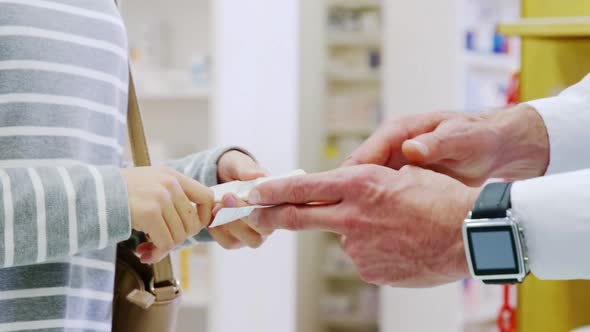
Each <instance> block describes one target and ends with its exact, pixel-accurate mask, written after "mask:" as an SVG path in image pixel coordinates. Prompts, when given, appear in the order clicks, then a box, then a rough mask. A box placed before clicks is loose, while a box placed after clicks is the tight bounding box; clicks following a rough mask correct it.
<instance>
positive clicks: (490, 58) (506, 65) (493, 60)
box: [464, 52, 520, 75]
mask: <svg viewBox="0 0 590 332" xmlns="http://www.w3.org/2000/svg"><path fill="white" fill-rule="evenodd" d="M464 61H465V65H466V66H467V68H468V70H478V71H492V72H496V73H500V74H508V75H510V74H512V73H514V72H516V71H517V70H518V68H519V66H520V65H519V61H518V58H517V57H515V56H514V55H507V54H493V53H476V52H465V54H464Z"/></svg>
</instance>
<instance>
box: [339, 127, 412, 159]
mask: <svg viewBox="0 0 590 332" xmlns="http://www.w3.org/2000/svg"><path fill="white" fill-rule="evenodd" d="M390 131H393V128H386V127H385V126H381V127H380V128H379V129H378V130H377V131H376V132H375V133H374V134H373V135H371V137H369V138H368V139H367V140H366V141H365V142H364V143H363V144H361V146H360V147H358V148H357V149H356V150H355V151H354V152H353V153H352V154H351V155H350V156H348V157H347V158H346V160H345V161H344V163H343V164H342V166H343V167H348V166H355V165H363V164H376V165H381V166H385V165H387V164H389V160H390V159H391V157H392V156H391V153H392V149H391V148H390V147H391V146H392V145H395V144H396V139H395V137H391V136H392V135H391V133H390ZM393 136H395V135H393ZM403 139H405V136H404V137H400V138H399V139H398V140H399V141H401V140H403ZM399 144H401V142H400V143H399Z"/></svg>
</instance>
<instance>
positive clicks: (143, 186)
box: [121, 167, 214, 264]
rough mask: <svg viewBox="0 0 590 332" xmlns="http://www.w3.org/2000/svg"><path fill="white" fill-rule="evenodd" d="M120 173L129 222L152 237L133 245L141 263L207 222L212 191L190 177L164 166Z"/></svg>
mask: <svg viewBox="0 0 590 332" xmlns="http://www.w3.org/2000/svg"><path fill="white" fill-rule="evenodd" d="M121 174H122V176H123V178H124V179H125V182H126V184H127V193H128V198H129V211H130V214H131V226H132V228H133V229H134V230H136V231H140V232H144V233H146V234H147V235H148V236H149V237H150V239H151V240H152V242H151V243H144V244H142V245H140V246H139V247H138V248H137V252H138V254H139V255H140V258H141V261H142V262H143V263H148V264H151V263H156V262H158V261H160V260H161V259H162V258H164V257H165V256H166V254H168V252H170V251H171V250H172V249H174V247H176V246H177V245H180V244H182V243H183V242H184V241H185V240H186V239H187V238H188V237H190V236H194V235H196V234H198V233H199V232H200V231H201V229H203V228H204V227H206V226H207V225H209V223H210V222H211V215H212V209H213V204H214V202H213V192H212V191H211V189H209V188H207V187H205V186H203V185H202V184H200V183H199V182H197V181H195V180H193V179H191V178H190V177H187V176H185V175H183V174H181V173H179V172H177V171H175V170H173V169H171V168H167V167H134V168H127V169H123V170H121ZM191 203H194V204H196V206H195V205H193V204H191Z"/></svg>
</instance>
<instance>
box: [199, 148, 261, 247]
mask: <svg viewBox="0 0 590 332" xmlns="http://www.w3.org/2000/svg"><path fill="white" fill-rule="evenodd" d="M264 176H268V173H267V172H266V171H265V170H264V169H263V168H262V167H260V165H259V164H258V163H257V162H256V161H255V160H254V159H252V158H251V157H250V156H248V155H247V154H245V153H242V152H240V151H237V150H232V151H228V152H227V153H225V154H224V155H223V156H222V157H221V158H220V159H219V162H218V164H217V177H218V179H219V183H225V182H231V181H250V180H255V179H257V178H260V177H264ZM247 205H248V204H247V203H246V202H244V201H242V200H240V199H239V198H237V197H236V196H235V195H230V194H228V195H225V196H224V197H223V201H222V202H221V204H219V205H218V206H216V208H215V210H214V213H216V212H217V211H219V209H221V208H230V207H240V206H247ZM209 232H210V233H211V236H212V237H213V239H215V241H217V242H218V243H219V244H220V245H221V246H222V247H224V248H226V249H238V248H241V247H244V246H248V247H250V248H258V247H259V246H260V245H261V244H262V243H263V242H264V239H265V235H268V234H263V233H262V232H260V231H258V230H256V229H254V228H252V227H251V226H250V225H248V224H247V223H246V221H245V220H238V221H234V222H232V223H230V224H227V225H223V226H219V227H215V228H211V229H209Z"/></svg>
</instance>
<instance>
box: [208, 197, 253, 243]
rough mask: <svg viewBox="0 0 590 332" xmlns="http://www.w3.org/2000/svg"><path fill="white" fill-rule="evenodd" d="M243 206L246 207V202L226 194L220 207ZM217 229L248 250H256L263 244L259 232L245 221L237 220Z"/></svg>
mask: <svg viewBox="0 0 590 332" xmlns="http://www.w3.org/2000/svg"><path fill="white" fill-rule="evenodd" d="M245 206H248V204H247V203H246V202H244V201H242V200H240V199H239V198H238V197H237V196H235V195H232V194H227V195H225V196H224V197H223V199H222V201H221V206H220V207H227V208H237V207H245ZM217 228H219V229H222V230H223V231H224V233H225V234H227V235H231V238H233V239H236V240H237V241H239V242H241V243H242V244H244V245H246V246H248V247H250V248H258V247H260V246H261V245H262V243H263V242H264V236H263V235H262V234H261V232H259V231H258V230H256V229H254V228H253V227H252V226H250V225H248V223H247V220H246V219H243V220H237V221H234V222H232V223H230V224H227V225H223V226H220V227H217Z"/></svg>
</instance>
